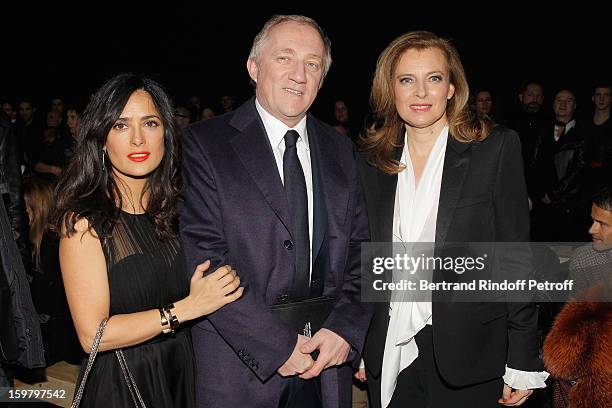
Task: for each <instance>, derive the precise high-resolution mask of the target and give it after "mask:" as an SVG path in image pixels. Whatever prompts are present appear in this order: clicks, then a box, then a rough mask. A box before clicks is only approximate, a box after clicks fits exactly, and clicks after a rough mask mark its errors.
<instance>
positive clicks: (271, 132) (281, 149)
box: [255, 99, 314, 276]
mask: <svg viewBox="0 0 612 408" xmlns="http://www.w3.org/2000/svg"><path fill="white" fill-rule="evenodd" d="M255 107H256V108H257V112H259V116H260V117H261V120H262V122H263V124H264V127H265V129H266V134H267V136H268V140H269V141H270V146H272V152H273V153H274V160H275V161H276V169H277V170H278V174H279V176H280V179H281V182H282V183H283V185H284V184H285V180H284V175H283V155H284V154H285V133H287V131H288V130H290V129H293V130H295V131H297V132H298V133H299V135H300V137H299V138H298V140H297V142H296V145H295V146H296V148H297V155H298V159H299V160H300V164H301V165H302V170H303V171H304V178H305V181H306V194H307V195H308V236H309V238H310V245H309V247H310V276H312V231H313V228H314V227H313V192H312V165H311V162H310V147H309V145H308V132H307V130H306V116H304V117H303V118H302V120H300V121H299V122H298V124H297V125H295V127H292V128H290V127H289V126H287V125H285V124H284V123H283V122H281V121H280V120H278V119H276V118H275V117H274V116H272V115H271V114H270V113H268V112H267V111H266V110H265V109H264V108H263V106H261V104H260V103H259V101H258V100H257V99H255Z"/></svg>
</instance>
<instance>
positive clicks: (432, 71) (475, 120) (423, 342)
mask: <svg viewBox="0 0 612 408" xmlns="http://www.w3.org/2000/svg"><path fill="white" fill-rule="evenodd" d="M468 98H469V90H468V84H467V80H466V77H465V73H464V70H463V67H462V64H461V61H460V59H459V55H458V52H457V51H456V49H455V48H454V47H453V46H452V45H451V43H450V42H449V41H448V40H445V39H442V38H440V37H438V36H437V35H435V34H433V33H430V32H426V31H415V32H409V33H407V34H404V35H402V36H400V37H398V38H396V39H395V40H394V41H393V42H392V43H391V44H390V45H389V46H388V47H387V48H386V49H385V50H384V51H383V52H382V54H381V55H380V57H379V59H378V63H377V66H376V73H375V76H374V80H373V85H372V93H371V105H372V109H373V114H374V117H375V119H376V121H375V125H374V126H373V127H372V128H370V129H369V131H368V133H367V134H366V137H365V139H364V140H363V141H362V142H363V143H362V147H363V152H364V154H363V160H362V162H361V168H360V171H361V176H362V181H363V185H364V190H365V194H366V202H367V207H368V215H369V220H370V229H371V235H372V241H378V242H396V243H397V242H404V243H415V242H424V243H426V242H430V243H435V247H436V251H438V249H439V248H441V247H442V246H443V245H444V244H445V243H451V242H453V243H457V242H494V241H508V242H517V241H519V242H520V241H527V240H528V239H529V220H528V208H527V194H526V190H525V183H524V179H523V174H522V165H521V158H520V146H519V141H518V137H517V135H516V133H514V132H513V131H510V130H508V129H505V128H502V127H497V128H494V125H493V123H492V122H491V121H490V120H488V119H487V118H479V117H477V116H476V115H474V114H473V113H472V112H471V111H470V110H469V109H468V106H467V103H468ZM521 262H523V260H517V265H518V268H519V269H518V271H520V273H521V274H522V273H528V270H529V265H528V263H527V260H525V262H524V263H523V264H521ZM437 273H438V271H434V275H433V276H434V280H436V279H437V278H439V277H440V275H436V274H437ZM518 276H522V275H518ZM436 277H437V278H436ZM439 295H440V294H439V293H436V292H434V293H432V295H431V296H432V297H431V299H432V300H433V301H429V302H427V301H424V302H414V301H403V302H394V301H393V298H391V299H392V300H391V301H389V302H386V303H379V304H378V305H377V312H376V313H375V316H374V318H373V321H372V324H371V326H370V331H369V333H368V337H367V339H366V344H365V349H364V360H365V366H366V370H365V371H361V372H360V373H359V374H358V376H360V377H361V378H362V379H363V378H364V377H367V379H368V384H369V390H370V397H371V401H372V404H373V406H381V404H382V406H383V407H404V406H410V407H426V406H427V407H449V406H453V407H479V408H480V407H489V406H490V407H493V406H498V400H499V403H502V404H505V405H519V404H520V403H522V402H523V401H525V399H526V398H527V397H528V396H529V394H530V393H531V392H532V391H531V390H530V389H531V388H538V387H543V386H544V382H543V379H545V378H546V373H541V372H538V370H539V369H540V367H541V363H540V361H539V359H538V337H537V320H536V309H535V305H534V304H532V303H520V304H519V303H516V304H509V303H486V302H480V303H457V302H454V303H453V302H448V301H447V302H438V301H437V300H440V297H439ZM443 296H444V299H445V300H449V299H451V300H452V299H453V296H454V295H453V293H452V292H451V293H446V294H444V295H443ZM366 373H367V374H366ZM502 377H503V379H502ZM504 383H505V384H506V385H504Z"/></svg>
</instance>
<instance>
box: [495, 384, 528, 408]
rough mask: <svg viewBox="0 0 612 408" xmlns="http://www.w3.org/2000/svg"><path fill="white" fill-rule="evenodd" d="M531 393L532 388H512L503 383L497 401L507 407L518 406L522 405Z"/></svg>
mask: <svg viewBox="0 0 612 408" xmlns="http://www.w3.org/2000/svg"><path fill="white" fill-rule="evenodd" d="M531 394H533V390H512V388H510V386H509V385H506V384H504V390H503V392H502V397H501V398H500V399H499V400H498V401H497V402H498V403H500V404H502V405H505V406H507V407H518V406H519V405H523V403H524V402H525V401H527V398H529V396H530V395H531Z"/></svg>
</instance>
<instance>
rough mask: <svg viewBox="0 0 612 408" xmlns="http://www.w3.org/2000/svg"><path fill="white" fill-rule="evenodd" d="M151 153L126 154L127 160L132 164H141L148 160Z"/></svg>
mask: <svg viewBox="0 0 612 408" xmlns="http://www.w3.org/2000/svg"><path fill="white" fill-rule="evenodd" d="M150 155H151V153H149V152H134V153H130V154H128V159H130V160H131V161H134V162H143V161H145V160H147V159H148V158H149V156H150Z"/></svg>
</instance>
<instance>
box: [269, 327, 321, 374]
mask: <svg viewBox="0 0 612 408" xmlns="http://www.w3.org/2000/svg"><path fill="white" fill-rule="evenodd" d="M308 340H309V339H308V337H306V336H302V335H301V334H298V338H297V343H296V344H295V347H294V349H293V353H291V355H290V356H289V359H288V360H287V361H285V364H283V365H282V366H281V367H280V368H279V369H278V370H276V371H277V372H278V373H279V374H280V375H282V376H283V377H290V376H292V375H296V374H302V373H303V372H304V371H306V370H308V369H309V368H310V367H312V365H313V364H314V360H313V359H312V357H311V356H310V354H309V353H306V354H304V353H302V352H301V351H300V350H301V348H302V347H303V345H304V344H306V343H308Z"/></svg>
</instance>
